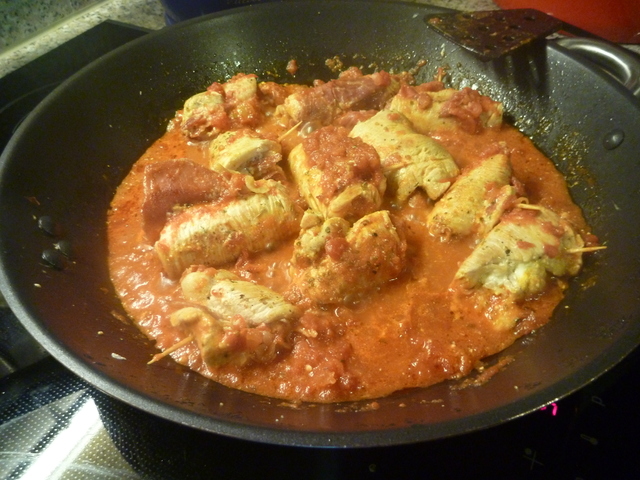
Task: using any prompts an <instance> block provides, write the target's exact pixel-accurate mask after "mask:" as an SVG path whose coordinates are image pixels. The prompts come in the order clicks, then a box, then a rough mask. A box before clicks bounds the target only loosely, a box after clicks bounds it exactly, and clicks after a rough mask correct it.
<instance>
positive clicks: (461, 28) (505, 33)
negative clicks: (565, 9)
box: [425, 8, 563, 60]
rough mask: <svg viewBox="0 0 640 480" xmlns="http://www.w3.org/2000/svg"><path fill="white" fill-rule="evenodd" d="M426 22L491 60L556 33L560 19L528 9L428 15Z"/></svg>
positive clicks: (560, 25) (457, 42) (468, 48)
mask: <svg viewBox="0 0 640 480" xmlns="http://www.w3.org/2000/svg"><path fill="white" fill-rule="evenodd" d="M425 21H426V22H427V25H428V26H429V27H431V28H433V29H434V30H436V31H437V32H438V33H440V34H441V35H443V36H444V37H446V38H447V39H449V40H451V41H452V42H454V43H456V44H458V45H460V46H462V47H464V48H466V49H467V50H470V51H472V52H473V53H475V54H476V55H478V56H479V57H480V58H481V59H482V60H493V59H496V58H499V57H501V56H503V55H506V54H508V53H511V52H513V51H514V50H516V49H518V48H520V47H522V46H524V45H526V44H528V43H530V42H531V41H532V40H534V39H536V38H544V37H547V36H548V35H550V34H552V33H554V32H557V31H558V30H560V29H561V28H562V26H563V22H561V21H560V20H558V19H556V18H553V17H551V16H549V15H547V14H546V13H543V12H541V11H539V10H534V9H531V8H526V9H515V10H491V11H485V12H455V13H438V14H430V15H427V16H426V18H425Z"/></svg>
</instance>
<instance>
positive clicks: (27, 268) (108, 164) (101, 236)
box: [0, 1, 640, 447]
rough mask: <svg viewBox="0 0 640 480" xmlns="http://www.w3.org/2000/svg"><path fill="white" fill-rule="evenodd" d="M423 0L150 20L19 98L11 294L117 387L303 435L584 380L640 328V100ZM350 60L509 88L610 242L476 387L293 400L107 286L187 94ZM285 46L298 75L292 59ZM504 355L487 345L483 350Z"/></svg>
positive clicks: (547, 398) (6, 190)
mask: <svg viewBox="0 0 640 480" xmlns="http://www.w3.org/2000/svg"><path fill="white" fill-rule="evenodd" d="M434 11H436V12H437V11H440V9H436V8H433V7H429V6H424V5H415V4H399V3H395V2H393V3H386V2H360V1H350V2H344V1H337V2H333V1H322V2H307V1H302V2H277V3H267V4H260V5H256V6H251V7H246V8H241V9H237V10H230V11H226V12H223V13H221V14H214V15H212V16H207V17H203V18H200V19H196V20H192V21H189V22H185V23H184V24H179V25H177V26H174V27H171V28H167V29H165V30H162V31H160V32H156V33H152V34H149V35H148V36H145V37H144V38H141V39H139V40H136V41H134V42H132V43H130V44H128V45H126V46H124V47H123V48H120V49H118V50H116V51H114V52H112V53H110V54H108V55H106V56H105V57H103V58H101V59H100V60H99V61H97V62H96V63H94V64H92V65H90V66H89V67H87V68H85V69H83V70H81V71H80V72H79V73H78V74H76V75H75V76H74V77H72V78H71V79H69V80H68V81H67V82H65V83H64V84H63V85H62V86H61V87H60V88H58V89H57V90H56V91H55V92H54V93H53V94H52V95H50V96H49V97H48V98H47V99H45V101H44V102H43V103H42V104H41V105H40V106H39V107H38V108H36V110H35V111H34V112H33V113H32V114H31V115H30V116H29V118H28V119H27V120H26V121H25V122H24V124H23V125H22V126H21V127H20V128H19V130H18V131H17V133H16V135H15V136H14V137H13V138H12V140H11V142H10V143H9V145H8V146H7V148H6V150H5V152H4V154H3V156H2V161H1V164H0V206H1V207H0V222H1V225H2V229H1V231H0V284H1V287H2V292H3V294H4V295H5V297H6V299H7V302H8V303H9V306H10V307H11V308H12V309H13V310H14V312H15V313H16V315H17V316H18V317H19V319H20V320H21V322H22V323H23V324H24V325H25V327H26V328H27V329H28V330H29V331H30V332H31V333H32V334H33V336H34V337H35V338H36V339H37V340H38V341H39V342H40V343H42V345H43V346H44V347H45V348H46V349H47V350H48V351H49V352H50V353H51V354H52V355H53V357H54V358H56V359H57V360H59V361H60V362H61V363H62V364H63V365H65V366H66V367H67V368H69V369H70V370H72V371H73V372H75V373H76V374H77V375H79V376H80V377H82V378H84V379H85V380H87V381H88V382H89V383H91V384H93V385H94V386H96V387H97V388H98V389H100V390H102V391H104V392H106V393H107V394H108V395H110V396H111V397H113V398H115V399H117V400H118V401H121V402H124V403H125V404H128V405H129V406H132V407H134V408H136V409H141V410H144V411H146V412H149V413H151V414H154V415H156V416H159V417H162V418H164V419H165V420H170V421H173V422H177V423H179V424H183V425H187V426H191V427H194V428H197V429H200V430H204V431H207V432H213V433H217V434H222V435H226V436H231V437H236V438H241V439H247V440H254V441H260V442H267V443H272V444H287V445H297V446H350V447H357V446H380V445H394V444H405V443H409V442H416V441H422V440H429V439H436V438H443V437H447V436H452V435H457V434H462V433H465V432H470V431H473V430H479V429H482V428H486V427H489V426H493V425H497V424H499V423H501V422H505V421H507V420H509V419H513V418H515V417H518V416H520V415H524V414H526V413H528V412H531V411H534V410H536V409H538V408H540V407H541V406H543V405H546V404H548V403H550V402H553V401H555V400H557V399H559V398H560V397H563V396H565V395H568V394H569V393H571V392H573V391H575V390H577V389H579V388H581V387H583V386H584V385H586V384H587V383H588V382H590V381H592V380H593V379H595V378H596V377H598V376H599V375H601V374H602V373H604V372H606V371H607V370H609V369H610V368H611V367H612V366H613V365H615V364H616V363H617V362H619V361H620V360H621V359H622V358H623V357H624V356H625V355H627V354H628V353H629V352H630V351H631V350H632V349H633V348H634V347H635V346H636V345H637V344H638V341H639V339H640V318H639V313H640V298H639V294H638V292H640V247H639V241H640V222H639V221H638V217H639V215H638V209H639V208H640V199H639V196H640V188H639V185H640V178H639V177H640V172H639V171H638V168H639V165H638V163H639V162H638V160H639V157H640V153H639V152H640V104H639V102H638V101H637V99H635V98H634V96H633V95H632V94H631V93H630V92H629V91H628V90H627V89H625V88H624V87H622V86H621V85H620V84H619V82H617V81H616V80H615V79H613V78H611V76H610V75H608V74H606V73H603V72H602V71H601V70H599V69H597V68H594V67H593V66H592V64H591V63H590V62H587V61H585V60H584V59H582V57H581V56H579V55H578V54H575V53H572V52H571V51H570V50H568V49H566V48H563V47H561V46H558V45H556V44H554V43H553V42H544V41H542V42H535V43H534V44H532V45H531V46H530V47H528V48H527V49H525V50H523V51H520V52H518V53H517V54H514V55H512V56H510V57H507V58H503V59H499V60H496V61H492V62H488V63H483V62H480V61H478V60H477V59H476V58H474V57H473V56H471V55H470V54H468V53H466V52H464V51H461V50H460V49H459V48H457V47H455V46H454V45H453V44H449V43H447V42H446V41H445V40H443V39H442V38H441V37H439V36H438V35H436V34H434V33H433V32H431V31H430V30H429V29H427V28H426V26H425V24H424V22H423V17H424V15H425V14H427V13H432V12H434ZM336 55H337V56H339V58H340V59H341V60H342V62H343V63H344V64H345V66H350V65H356V66H361V67H363V68H364V70H365V71H366V72H370V71H372V70H373V69H385V70H393V71H401V70H408V69H411V68H412V67H414V66H415V65H416V64H417V63H418V61H420V60H422V59H426V60H427V65H426V66H425V67H424V68H422V69H421V70H420V72H419V74H418V81H426V80H429V79H431V78H432V77H433V75H434V74H435V72H436V69H437V68H438V67H441V66H445V67H447V71H448V73H449V76H448V79H449V83H450V84H451V85H452V86H454V87H463V86H467V85H468V86H473V87H476V88H478V89H480V91H481V92H482V93H484V94H487V95H490V96H492V97H494V98H496V99H497V100H500V101H502V102H504V105H505V109H506V112H507V118H508V119H509V121H510V122H512V123H513V124H515V125H516V126H517V127H518V128H520V129H521V130H522V131H523V132H524V133H526V134H528V135H530V136H531V137H532V138H533V140H534V142H535V143H536V144H537V145H538V147H539V148H541V149H542V150H543V151H544V152H545V153H547V154H548V155H550V156H551V158H552V159H553V160H554V162H555V163H556V164H557V166H558V168H559V169H560V170H561V171H562V172H563V173H564V174H565V175H567V178H568V182H569V184H570V186H571V193H572V195H573V197H574V199H575V201H576V202H577V203H578V204H580V205H581V206H582V207H583V209H584V213H585V216H586V217H587V220H588V221H589V222H590V224H591V225H592V227H593V231H594V232H595V233H596V234H597V235H598V236H599V238H600V240H601V241H602V242H603V243H605V244H606V245H607V246H608V249H607V250H604V251H602V252H600V253H598V254H596V255H591V256H589V257H587V258H586V264H585V267H584V270H583V272H582V273H581V275H580V276H579V277H578V278H577V279H576V280H575V281H574V282H572V285H571V287H570V289H569V290H568V292H567V296H566V299H565V300H564V302H563V303H562V304H561V305H560V306H559V307H558V309H557V311H556V314H555V315H554V317H553V319H552V321H551V322H550V323H549V324H548V325H547V326H545V327H544V328H541V329H540V330H539V331H537V332H535V333H534V334H532V335H530V336H528V337H526V338H524V339H521V340H520V341H518V342H516V343H515V344H514V345H513V346H511V347H509V348H508V349H507V351H506V352H505V353H504V354H508V355H513V356H514V357H515V361H514V362H513V363H511V364H510V365H509V366H508V367H507V368H506V369H505V370H504V371H501V372H500V373H499V374H497V375H496V376H495V377H494V378H493V379H492V380H491V381H489V382H488V383H486V384H485V385H482V386H480V387H470V388H465V389H457V388H455V385H456V384H455V382H446V383H443V384H440V385H436V386H434V387H431V388H426V389H413V390H408V391H403V392H398V393H396V394H394V395H391V396H389V397H386V398H382V399H379V400H378V401H377V404H375V405H374V406H375V408H372V403H371V402H353V403H344V404H336V405H316V404H302V405H299V406H297V407H293V406H291V405H288V404H286V403H285V402H282V401H280V400H273V399H268V398H264V397H259V396H255V395H252V394H249V393H243V392H240V391H236V390H232V389H229V388H226V387H222V386H220V385H218V384H216V383H214V382H212V381H210V380H207V379H205V378H203V377H201V376H199V375H198V374H196V373H193V372H191V371H189V370H187V369H186V368H183V367H181V366H179V365H177V364H175V363H173V362H172V361H171V360H169V359H165V360H163V361H162V362H158V363H157V364H154V365H147V361H148V360H149V359H150V357H151V355H152V354H153V353H155V350H154V348H153V344H152V342H150V341H148V340H146V339H145V338H144V337H143V336H142V335H141V334H140V333H139V332H138V331H137V330H136V328H135V327H134V326H133V325H132V324H131V323H130V321H128V320H127V317H126V314H125V312H124V311H123V309H122V307H121V305H120V303H119V301H118V299H117V297H116V295H115V293H114V290H113V288H112V286H111V283H110V280H109V275H108V269H107V262H106V255H107V246H106V238H105V221H106V212H107V209H108V207H109V202H110V200H111V198H112V196H113V194H114V191H115V189H116V187H117V186H118V184H119V183H120V182H121V181H122V179H123V178H124V177H125V175H126V174H127V172H128V170H129V169H130V167H131V165H132V164H133V162H134V161H135V160H136V159H137V158H138V157H139V156H140V155H141V154H142V153H143V152H144V150H145V149H146V148H147V147H148V146H149V145H150V144H151V143H152V142H153V141H154V140H155V139H156V138H158V137H159V136H160V135H162V133H163V131H164V129H165V126H166V123H167V121H168V120H169V119H170V118H171V117H172V116H173V115H174V113H175V111H176V110H177V109H179V108H181V105H182V102H183V101H184V99H186V98H187V97H189V96H190V95H192V94H194V93H196V92H198V91H202V90H203V89H205V88H206V87H207V86H208V85H209V84H210V83H212V82H213V81H224V80H225V79H227V78H229V77H230V76H231V75H233V74H235V73H236V72H239V71H242V72H245V73H257V74H259V76H260V78H261V79H262V80H275V81H280V82H292V81H293V82H297V83H305V82H310V81H311V80H312V79H314V78H324V79H329V78H332V77H335V73H334V72H331V71H330V70H329V69H328V68H327V67H326V66H325V62H324V61H325V59H327V58H332V57H334V56H336ZM292 58H293V59H296V60H297V62H298V65H299V66H300V68H299V70H298V72H297V73H296V74H295V76H291V75H289V74H288V73H287V72H286V70H285V67H286V64H287V62H288V61H289V60H290V59H292ZM489 361H490V362H491V361H495V359H489Z"/></svg>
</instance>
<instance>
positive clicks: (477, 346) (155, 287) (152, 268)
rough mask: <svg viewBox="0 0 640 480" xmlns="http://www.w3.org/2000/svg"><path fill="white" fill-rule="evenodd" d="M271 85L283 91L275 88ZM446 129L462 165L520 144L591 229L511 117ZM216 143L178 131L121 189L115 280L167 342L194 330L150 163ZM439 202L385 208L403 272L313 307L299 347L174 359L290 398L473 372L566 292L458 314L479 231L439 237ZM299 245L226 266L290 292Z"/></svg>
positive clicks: (517, 158)
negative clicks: (167, 271)
mask: <svg viewBox="0 0 640 480" xmlns="http://www.w3.org/2000/svg"><path fill="white" fill-rule="evenodd" d="M292 88H293V87H292ZM300 88H301V87H300ZM269 89H270V90H273V91H277V92H279V93H281V90H280V89H279V88H275V87H274V86H273V85H272V86H271V87H269ZM281 96H282V95H281ZM263 108H264V107H263ZM252 114H253V112H252ZM251 118H256V117H255V116H254V115H251ZM264 118H270V117H269V116H264ZM242 123H243V124H246V123H247V122H245V121H243V122H242ZM289 128H290V126H289V125H277V124H275V123H273V122H272V123H269V120H265V123H263V124H261V126H260V127H259V129H262V130H263V131H269V132H271V133H274V134H283V133H284V132H286V131H287V130H288V129H289ZM291 137H297V135H295V134H293V135H292V136H290V137H289V138H287V139H286V140H283V143H287V144H288V147H286V146H285V148H284V149H283V150H284V152H285V154H286V152H288V151H290V149H291V148H292V146H293V145H294V144H296V143H298V142H299V141H301V140H299V139H298V140H296V139H295V138H291ZM435 138H436V140H438V141H439V142H440V143H442V144H443V145H444V146H445V147H446V148H447V149H448V150H449V152H450V153H451V154H452V156H453V157H454V159H455V161H456V163H457V164H458V166H459V167H460V168H461V169H464V168H465V166H467V165H470V164H472V163H473V162H474V161H477V159H478V158H479V157H482V156H483V155H485V152H487V151H489V150H491V148H489V147H491V146H494V145H497V144H500V145H502V146H503V147H502V148H506V150H507V151H508V152H509V154H510V157H511V161H512V164H513V169H514V175H515V177H516V178H517V180H518V181H519V182H520V183H521V184H522V185H523V186H524V189H525V190H526V194H527V195H528V197H529V199H530V201H531V203H539V204H541V205H544V206H546V207H548V208H551V209H552V210H554V211H555V212H556V213H559V214H561V215H563V216H564V217H565V218H567V219H568V220H569V221H571V222H572V223H573V224H574V225H576V227H577V229H578V231H581V232H586V231H587V226H586V224H585V222H584V220H583V218H582V215H581V212H580V210H579V208H578V207H577V206H576V205H575V204H574V203H573V202H572V200H571V198H570V196H569V194H568V190H567V187H566V184H565V181H564V179H563V177H562V175H561V174H560V173H559V172H558V171H557V170H556V169H555V167H554V165H553V164H552V162H551V161H550V160H549V159H547V158H546V157H545V156H544V155H543V154H542V153H540V152H539V151H538V150H537V149H536V148H534V146H533V145H532V144H531V142H530V141H529V140H528V139H527V138H525V137H524V136H523V135H521V134H520V133H519V132H517V131H516V130H515V129H513V128H511V127H509V126H503V127H501V128H493V129H486V130H484V131H482V132H480V133H477V134H471V133H466V132H465V131H461V130H456V131H445V132H440V133H438V134H437V135H435ZM339 148H344V146H339ZM206 151H207V142H190V141H188V139H187V138H186V137H185V136H184V135H183V133H182V132H181V129H180V128H170V129H169V130H168V131H167V133H166V134H165V135H164V136H163V137H162V138H160V139H159V140H158V141H156V142H155V143H154V144H153V145H152V146H151V147H150V148H149V149H148V151H147V152H146V153H145V154H144V155H143V156H142V157H141V158H140V160H139V161H138V162H137V163H136V164H135V165H134V166H133V168H132V170H131V173H130V174H129V175H128V176H127V178H126V179H125V180H124V182H123V183H122V185H121V186H120V187H119V189H118V191H117V193H116V195H115V198H114V200H113V203H112V208H111V211H110V214H109V221H108V235H109V264H110V269H111V275H112V279H113V283H114V285H115V287H116V289H117V292H118V294H119V295H120V297H121V299H122V302H123V304H124V306H125V308H126V309H127V311H128V312H129V314H130V316H131V317H132V319H133V320H134V322H135V323H136V325H137V326H138V327H139V328H140V330H141V331H142V332H144V333H145V334H146V335H147V336H149V337H150V338H152V339H155V340H156V342H157V346H158V348H159V349H161V350H164V349H167V348H169V347H171V346H172V345H174V344H176V343H177V342H179V341H180V340H182V339H184V338H185V337H186V334H185V332H184V331H182V330H181V329H179V328H176V327H173V326H172V325H171V324H170V322H169V315H170V314H171V312H173V311H175V310H177V309H178V308H180V306H181V305H180V303H181V301H182V296H181V291H180V288H179V285H178V283H177V282H174V281H170V280H168V279H167V278H166V276H165V275H164V274H163V272H162V268H161V265H160V262H159V260H158V258H157V256H156V254H155V251H154V249H153V246H152V245H150V244H149V243H147V241H146V240H145V237H144V234H143V221H142V220H143V219H142V215H141V204H142V199H143V182H142V180H143V172H144V169H145V166H147V165H149V164H153V163H156V162H162V161H165V160H169V159H175V158H189V159H191V160H192V161H194V162H197V163H201V164H203V165H206V164H207V162H208V160H207V159H206V156H205V152H206ZM367 161H369V160H367ZM365 170H366V169H365ZM287 181H288V180H287ZM288 186H289V187H290V188H295V186H294V185H292V184H288ZM432 205H433V204H432V202H431V201H430V200H428V199H427V197H426V195H424V193H423V192H418V193H416V194H414V195H413V196H412V198H411V199H410V200H409V202H408V203H407V205H405V206H404V207H402V208H397V207H394V206H392V205H387V204H385V205H383V208H387V209H389V210H390V211H391V212H392V214H393V215H394V216H395V217H397V218H398V219H400V220H401V222H402V224H403V225H404V226H405V228H404V235H405V236H406V241H407V245H408V249H407V262H406V268H405V269H404V271H403V273H402V274H401V276H400V277H399V278H398V279H396V280H395V281H393V282H390V283H389V284H387V285H385V286H384V288H381V289H380V290H379V291H377V292H375V294H373V295H370V296H369V297H368V298H365V299H363V300H360V301H359V302H358V303H356V304H353V305H346V306H339V307H336V308H335V309H333V310H327V311H319V310H314V311H313V312H311V311H309V312H307V313H305V314H304V315H303V316H302V317H301V318H300V319H299V320H298V321H297V323H296V325H295V327H294V333H293V337H292V339H291V341H292V344H293V346H292V349H291V350H290V351H289V352H287V353H285V354H283V355H281V356H280V357H278V358H277V359H276V360H275V361H273V362H271V363H268V364H257V365H246V366H242V367H240V366H236V365H232V364H228V365H225V366H221V367H216V368H211V367H208V366H207V365H206V364H204V363H203V361H202V359H201V357H200V353H199V351H198V349H197V347H196V345H195V343H193V342H192V343H191V344H188V345H186V346H184V347H182V348H180V349H178V350H177V351H175V352H174V353H172V354H171V356H172V357H173V359H174V360H175V361H177V362H180V363H182V364H185V365H188V366H189V367H190V368H192V369H193V370H195V371H197V372H199V373H200V374H202V375H204V376H207V377H209V378H212V379H214V380H216V381H218V382H220V383H222V384H224V385H227V386H229V387H233V388H238V389H242V390H245V391H248V392H255V393H258V394H261V395H266V396H270V397H279V398H284V399H288V400H291V401H318V402H334V401H342V400H355V399H361V398H375V397H380V396H384V395H388V394H390V393H392V392H394V391H397V390H400V389H405V388H410V387H425V386H428V385H432V384H434V383H437V382H441V381H443V380H445V379H451V378H460V377H463V376H465V375H467V374H469V373H470V372H472V371H473V370H474V368H475V367H477V366H478V365H479V362H480V361H481V359H482V358H484V357H486V356H488V355H492V354H495V353H497V352H499V351H501V350H503V349H504V348H506V347H507V346H509V345H510V344H511V343H513V342H514V341H515V339H516V338H518V337H520V336H522V335H525V334H527V333H529V332H531V331H532V330H534V329H537V328H539V327H540V326H542V325H544V324H545V323H547V322H548V321H549V319H550V316H551V313H552V311H553V309H554V307H555V306H556V305H557V303H558V302H559V301H560V300H561V298H562V288H561V286H560V284H559V282H550V283H549V286H548V288H547V290H546V291H544V292H543V293H542V294H539V295H537V296H536V297H535V298H530V299H527V300H526V301H525V302H523V305H522V309H523V311H525V312H526V315H523V316H522V320H520V321H519V322H518V324H517V326H516V327H515V328H514V329H511V330H506V331H504V330H502V331H501V330H496V329H494V328H492V326H491V325H490V322H489V320H487V318H486V317H485V315H484V312H478V311H476V312H471V313H469V315H468V316H467V317H465V321H464V322H459V321H454V318H453V314H452V312H451V309H450V303H451V299H450V295H451V294H450V292H449V290H448V287H449V285H450V283H451V281H452V278H453V276H454V274H455V272H456V271H457V269H458V266H459V265H460V263H461V262H462V261H463V260H464V259H465V258H466V257H467V256H468V255H469V254H470V253H471V251H472V249H473V247H474V245H475V243H476V239H475V238H473V237H467V238H462V239H458V240H451V241H449V242H441V241H440V240H439V239H437V238H434V237H432V236H430V235H429V234H428V232H427V228H426V218H427V216H428V214H429V211H430V209H431V208H432ZM524 213H525V214H526V212H524ZM345 248H346V247H345V245H343V244H342V243H341V241H340V240H339V239H338V240H335V241H332V240H331V239H330V240H329V242H328V246H327V249H328V252H329V254H330V255H332V256H335V258H339V256H340V255H341V254H342V252H344V250H345ZM292 250H293V246H292V243H288V244H284V245H281V246H280V247H278V248H276V249H275V250H272V251H268V252H263V253H261V254H258V255H246V256H243V257H241V259H240V260H239V261H238V262H236V263H235V264H231V265H228V266H226V267H225V268H227V269H229V270H231V271H232V272H234V273H236V274H237V275H239V276H240V277H242V278H244V279H248V280H252V281H255V282H258V283H259V284H262V285H265V286H267V287H269V288H271V289H273V290H274V291H276V292H280V293H283V292H285V291H286V289H287V287H288V284H289V278H288V274H287V271H288V268H289V264H290V259H291V257H292ZM487 308H492V307H491V305H489V306H488V307H487ZM165 361H167V360H165Z"/></svg>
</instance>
